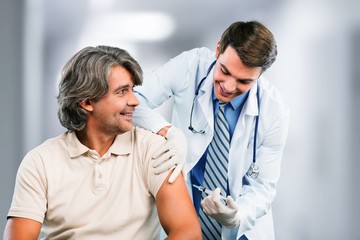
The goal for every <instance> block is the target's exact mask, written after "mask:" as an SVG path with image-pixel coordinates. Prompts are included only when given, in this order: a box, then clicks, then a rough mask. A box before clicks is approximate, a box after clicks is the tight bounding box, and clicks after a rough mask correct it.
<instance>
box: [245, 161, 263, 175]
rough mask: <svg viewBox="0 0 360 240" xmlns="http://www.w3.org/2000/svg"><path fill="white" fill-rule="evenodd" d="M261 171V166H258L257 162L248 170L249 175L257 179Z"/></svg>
mask: <svg viewBox="0 0 360 240" xmlns="http://www.w3.org/2000/svg"><path fill="white" fill-rule="evenodd" d="M259 171H260V170H259V166H257V165H256V164H255V163H252V164H251V166H250V167H249V170H248V171H247V175H248V176H249V177H251V178H252V179H256V178H257V177H258V176H259Z"/></svg>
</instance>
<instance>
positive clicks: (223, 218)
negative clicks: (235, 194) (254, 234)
mask: <svg viewBox="0 0 360 240" xmlns="http://www.w3.org/2000/svg"><path fill="white" fill-rule="evenodd" d="M201 207H202V208H203V211H204V212H205V213H206V214H207V215H208V216H210V217H212V218H214V219H215V220H217V221H218V222H219V223H220V224H221V225H224V226H225V227H228V228H233V227H236V226H238V225H240V215H239V209H238V207H237V205H236V203H235V201H234V200H233V199H232V197H231V196H227V197H226V205H225V203H224V202H223V201H222V200H221V199H220V188H216V189H215V190H214V191H213V192H212V193H211V194H210V195H209V196H207V197H206V198H204V199H203V200H202V201H201Z"/></svg>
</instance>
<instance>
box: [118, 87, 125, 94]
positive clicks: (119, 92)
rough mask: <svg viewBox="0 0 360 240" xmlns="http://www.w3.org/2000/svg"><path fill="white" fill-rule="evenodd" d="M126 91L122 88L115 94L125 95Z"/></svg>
mask: <svg viewBox="0 0 360 240" xmlns="http://www.w3.org/2000/svg"><path fill="white" fill-rule="evenodd" d="M126 91H127V89H126V88H122V89H119V90H118V91H117V92H116V94H118V95H124V94H125V93H126Z"/></svg>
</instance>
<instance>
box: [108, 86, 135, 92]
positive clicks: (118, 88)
mask: <svg viewBox="0 0 360 240" xmlns="http://www.w3.org/2000/svg"><path fill="white" fill-rule="evenodd" d="M133 87H134V86H131V85H130V84H125V85H122V86H119V87H117V88H115V89H114V91H113V92H117V91H119V90H121V89H125V88H133Z"/></svg>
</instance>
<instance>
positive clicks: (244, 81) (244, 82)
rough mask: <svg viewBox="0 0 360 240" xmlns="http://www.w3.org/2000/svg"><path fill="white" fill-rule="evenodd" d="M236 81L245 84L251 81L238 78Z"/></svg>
mask: <svg viewBox="0 0 360 240" xmlns="http://www.w3.org/2000/svg"><path fill="white" fill-rule="evenodd" d="M238 82H239V83H241V84H244V85H247V84H250V83H252V82H253V81H251V80H239V81H238Z"/></svg>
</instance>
